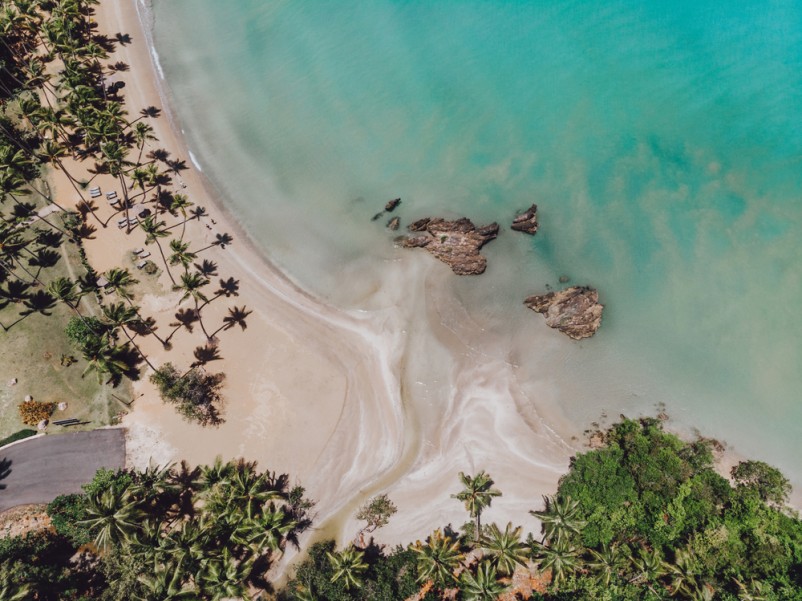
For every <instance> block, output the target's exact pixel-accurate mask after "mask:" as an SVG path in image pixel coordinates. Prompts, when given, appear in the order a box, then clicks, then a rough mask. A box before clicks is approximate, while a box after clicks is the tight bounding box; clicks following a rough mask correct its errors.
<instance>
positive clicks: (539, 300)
mask: <svg viewBox="0 0 802 601" xmlns="http://www.w3.org/2000/svg"><path fill="white" fill-rule="evenodd" d="M524 304H525V305H526V306H527V307H529V308H530V309H532V310H533V311H536V312H537V313H542V314H543V315H544V316H545V317H546V325H548V326H549V327H550V328H555V329H557V330H560V331H561V332H563V333H564V334H566V335H567V336H569V337H571V338H573V339H574V340H580V339H582V338H589V337H591V336H593V334H595V333H596V330H598V329H599V326H600V325H601V319H602V309H603V308H604V305H602V304H600V303H599V293H598V292H596V290H594V289H593V288H589V287H587V286H573V287H571V288H566V289H565V290H561V291H559V292H549V293H547V294H541V295H535V296H530V297H529V298H527V299H526V300H525V301H524Z"/></svg>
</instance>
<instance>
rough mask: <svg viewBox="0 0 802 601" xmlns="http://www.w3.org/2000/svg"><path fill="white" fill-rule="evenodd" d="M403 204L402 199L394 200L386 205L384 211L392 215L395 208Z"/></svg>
mask: <svg viewBox="0 0 802 601" xmlns="http://www.w3.org/2000/svg"><path fill="white" fill-rule="evenodd" d="M400 204H401V199H400V198H394V199H393V200H391V201H389V202H388V203H387V204H386V205H384V210H385V211H387V212H388V213H392V212H393V211H395V208H396V207H397V206H398V205H400Z"/></svg>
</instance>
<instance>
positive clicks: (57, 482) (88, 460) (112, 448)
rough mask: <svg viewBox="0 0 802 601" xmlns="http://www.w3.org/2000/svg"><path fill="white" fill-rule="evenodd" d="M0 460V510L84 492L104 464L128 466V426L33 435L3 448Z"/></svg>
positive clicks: (115, 466)
mask: <svg viewBox="0 0 802 601" xmlns="http://www.w3.org/2000/svg"><path fill="white" fill-rule="evenodd" d="M0 462H1V463H0V465H1V466H2V467H3V469H0V511H4V510H6V509H9V508H11V507H16V506H17V505H26V504H28V503H49V502H50V501H52V500H53V499H55V498H56V497H57V496H58V495H64V494H68V493H75V492H81V485H82V484H86V483H87V482H89V481H90V480H92V477H93V476H94V475H95V472H96V471H97V470H98V469H100V468H101V467H105V468H110V469H117V468H121V467H124V466H125V430H123V429H121V428H113V429H104V430H93V431H91V432H74V433H71V434H58V435H56V434H53V435H50V436H40V437H37V438H31V439H29V440H26V441H24V442H21V443H19V444H16V445H14V446H12V447H9V448H8V449H6V450H4V451H0ZM6 473H7V475H4V474H6Z"/></svg>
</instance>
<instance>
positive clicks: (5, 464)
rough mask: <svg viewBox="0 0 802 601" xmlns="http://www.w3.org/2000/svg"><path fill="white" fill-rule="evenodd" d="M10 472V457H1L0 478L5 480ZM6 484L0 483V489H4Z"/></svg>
mask: <svg viewBox="0 0 802 601" xmlns="http://www.w3.org/2000/svg"><path fill="white" fill-rule="evenodd" d="M9 474H11V459H8V458H7V457H3V458H2V459H0V480H5V479H6V478H8V476H9ZM5 489H6V485H5V484H0V490H5Z"/></svg>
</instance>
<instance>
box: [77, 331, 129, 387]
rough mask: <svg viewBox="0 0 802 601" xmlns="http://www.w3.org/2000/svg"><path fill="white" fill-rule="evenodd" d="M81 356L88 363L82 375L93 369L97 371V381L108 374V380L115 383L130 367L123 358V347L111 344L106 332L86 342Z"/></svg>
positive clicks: (100, 380)
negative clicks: (94, 339)
mask: <svg viewBox="0 0 802 601" xmlns="http://www.w3.org/2000/svg"><path fill="white" fill-rule="evenodd" d="M83 356H84V359H86V361H87V363H88V364H87V366H86V369H85V370H84V373H83V375H86V374H87V373H88V372H90V371H94V372H95V373H97V379H98V383H100V382H102V381H103V377H104V376H106V375H108V376H109V379H108V382H115V383H117V382H119V380H120V378H122V376H124V375H125V374H126V373H128V372H129V371H130V369H131V368H130V366H129V365H128V363H127V362H126V360H125V349H124V348H123V347H119V346H116V345H115V344H113V343H112V341H111V338H110V336H109V334H108V333H105V334H103V336H101V337H100V338H99V339H97V341H93V342H91V343H89V344H87V345H86V346H85V347H84V349H83Z"/></svg>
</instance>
